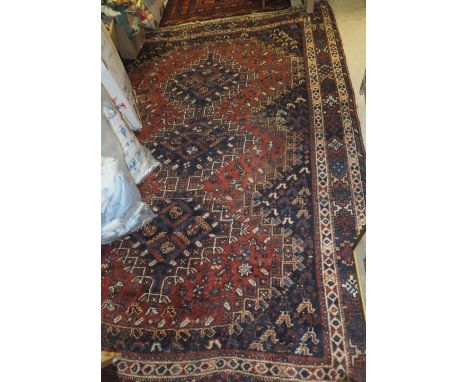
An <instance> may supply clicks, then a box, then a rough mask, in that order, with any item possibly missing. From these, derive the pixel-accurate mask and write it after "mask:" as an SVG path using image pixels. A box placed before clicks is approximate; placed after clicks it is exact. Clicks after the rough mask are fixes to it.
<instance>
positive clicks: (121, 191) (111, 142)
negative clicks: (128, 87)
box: [101, 87, 156, 244]
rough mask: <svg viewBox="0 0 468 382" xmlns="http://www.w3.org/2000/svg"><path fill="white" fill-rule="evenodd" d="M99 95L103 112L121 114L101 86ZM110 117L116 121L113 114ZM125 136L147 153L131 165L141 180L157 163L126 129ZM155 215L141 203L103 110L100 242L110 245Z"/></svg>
mask: <svg viewBox="0 0 468 382" xmlns="http://www.w3.org/2000/svg"><path fill="white" fill-rule="evenodd" d="M101 92H102V97H101V102H102V104H103V105H106V106H105V107H103V109H106V110H107V111H106V113H109V112H110V110H113V111H115V112H116V114H117V115H120V114H119V111H118V110H117V109H116V108H115V106H113V105H112V104H110V103H109V99H110V97H109V94H108V93H107V92H106V90H105V89H104V88H103V87H101ZM112 118H115V115H113V117H112ZM112 118H111V120H112ZM122 123H123V122H122ZM122 123H121V124H122ZM128 133H130V134H131V135H132V136H133V142H134V144H136V145H139V146H141V148H142V149H144V150H146V151H145V154H141V156H145V157H146V162H144V161H133V162H132V163H133V164H139V165H138V166H136V167H135V166H134V169H135V170H136V173H137V175H138V178H141V176H142V174H148V173H149V172H150V171H151V169H152V166H154V163H155V162H156V161H155V160H154V158H153V160H150V158H149V157H151V158H152V156H151V154H150V153H149V151H148V150H147V149H146V148H144V147H143V146H142V145H141V144H140V143H139V142H138V140H137V138H136V137H135V136H134V135H133V132H132V131H131V130H129V131H128V132H127V134H128ZM144 150H143V151H144ZM134 152H135V150H133V153H134ZM148 155H149V157H148ZM148 166H149V167H148ZM154 216H155V215H154V213H153V212H152V211H151V208H150V207H149V206H148V205H147V204H146V203H144V202H143V201H142V200H141V194H140V191H139V190H138V187H137V186H136V184H135V180H134V177H133V176H132V174H131V173H130V171H129V168H128V166H127V162H126V156H125V154H124V149H123V147H122V145H121V143H120V141H119V139H118V137H117V135H116V134H115V132H114V127H113V126H112V125H111V123H110V122H109V120H108V119H107V118H106V116H105V115H104V110H103V112H102V116H101V243H102V244H107V243H110V242H112V241H114V240H116V239H118V238H120V237H122V236H125V235H127V234H128V233H130V232H132V231H134V230H137V229H139V228H141V227H142V226H143V225H144V224H146V223H147V222H148V221H149V220H151V219H152V218H153V217H154Z"/></svg>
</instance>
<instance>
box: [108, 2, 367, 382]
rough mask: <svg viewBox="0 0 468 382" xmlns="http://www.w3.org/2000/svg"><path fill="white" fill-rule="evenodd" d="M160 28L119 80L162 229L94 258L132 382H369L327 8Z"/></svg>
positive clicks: (356, 158) (114, 345) (356, 207)
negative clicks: (126, 88) (134, 115)
mask: <svg viewBox="0 0 468 382" xmlns="http://www.w3.org/2000/svg"><path fill="white" fill-rule="evenodd" d="M317 8H318V9H317V12H315V13H314V15H313V16H312V17H309V16H307V15H306V14H303V13H302V12H300V11H291V10H287V11H279V12H275V13H271V14H264V15H252V16H245V17H237V18H232V19H229V20H221V21H212V22H207V23H204V24H200V25H198V24H193V25H185V26H177V27H167V28H161V29H159V30H157V31H155V32H153V35H152V36H150V38H149V40H150V41H149V43H147V44H146V46H145V48H144V51H143V53H142V54H141V55H140V57H139V59H138V60H136V61H135V62H134V63H132V64H131V65H130V66H129V67H128V70H129V75H130V78H131V80H132V83H133V85H134V87H135V89H136V92H137V96H138V99H139V102H140V105H141V106H142V107H143V113H142V118H143V121H144V129H143V131H142V133H141V135H140V139H141V140H142V141H143V142H144V143H145V145H146V146H147V147H148V148H149V149H150V150H151V151H152V154H153V156H154V157H156V158H157V159H158V160H160V161H161V163H162V166H161V167H160V168H159V169H158V170H157V172H156V173H154V174H152V175H151V176H150V177H149V178H148V179H147V180H146V181H145V182H144V183H143V184H142V186H141V191H142V195H143V197H144V199H145V200H146V202H147V203H149V204H150V205H151V207H152V208H153V210H154V211H155V212H156V215H157V217H156V218H155V219H154V220H153V221H151V222H150V223H149V224H148V225H147V226H145V227H144V228H143V229H141V230H140V231H137V232H135V233H133V234H131V235H129V236H128V237H126V238H124V239H123V240H121V241H119V242H117V243H114V244H113V245H111V246H106V247H103V254H102V288H103V296H102V343H103V347H104V348H106V349H109V350H118V351H121V352H123V353H124V357H123V358H122V360H120V361H119V362H118V363H117V364H116V367H117V372H118V375H119V376H120V377H121V378H122V379H125V378H129V379H132V380H135V379H136V380H158V379H161V380H171V379H174V380H180V381H184V380H187V381H192V380H200V381H211V380H213V381H219V380H232V381H252V380H278V381H280V380H291V381H293V380H308V381H340V380H350V379H351V380H356V381H363V380H364V379H365V377H364V370H365V338H364V321H363V315H362V306H361V301H360V295H359V288H358V285H357V276H356V272H355V268H354V262H353V258H352V253H351V250H350V246H351V245H352V243H353V241H354V240H355V239H356V237H357V234H358V232H359V230H360V229H361V228H362V227H363V225H364V224H365V196H364V190H365V183H364V177H365V169H364V153H363V147H362V141H361V138H360V132H359V124H358V120H357V117H356V111H355V106H354V102H353V94H352V88H351V84H350V80H349V76H348V74H347V69H346V64H345V61H344V56H343V51H342V48H341V43H340V39H339V35H338V32H337V30H336V24H335V21H334V19H333V15H332V13H331V10H330V8H329V7H328V5H326V4H319V5H318V6H317Z"/></svg>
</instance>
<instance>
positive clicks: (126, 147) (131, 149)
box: [102, 101, 161, 184]
mask: <svg viewBox="0 0 468 382" xmlns="http://www.w3.org/2000/svg"><path fill="white" fill-rule="evenodd" d="M102 107H103V113H104V115H105V117H106V118H107V120H108V121H109V123H110V125H111V126H112V128H113V130H114V132H115V134H116V135H117V138H118V139H119V141H120V144H121V145H122V148H123V151H124V155H125V162H126V163H127V167H128V170H129V171H130V174H131V175H132V177H133V179H134V180H135V182H136V183H137V184H139V183H141V182H142V181H143V179H144V178H145V177H146V176H147V175H148V174H149V173H151V172H152V171H153V170H154V169H155V168H156V167H158V166H160V165H161V163H159V162H158V161H157V160H156V159H154V157H153V156H152V155H151V153H150V151H149V150H148V149H147V148H146V147H145V146H143V145H142V144H141V143H140V141H138V139H137V137H135V134H133V131H132V130H131V128H130V127H129V126H128V124H127V123H126V122H125V120H124V119H123V118H122V116H121V115H120V112H119V110H118V109H117V108H116V106H115V105H113V104H112V103H111V102H107V101H106V102H104V103H103V106H102Z"/></svg>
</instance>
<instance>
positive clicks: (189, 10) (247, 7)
mask: <svg viewBox="0 0 468 382" xmlns="http://www.w3.org/2000/svg"><path fill="white" fill-rule="evenodd" d="M290 5H291V2H290V0H265V4H263V0H169V2H168V3H167V6H166V9H165V10H164V14H163V18H162V20H161V24H160V26H169V25H176V24H182V23H188V22H192V21H200V20H210V19H217V18H222V17H231V16H238V15H246V14H249V13H254V12H264V11H274V10H279V9H285V8H288V7H290Z"/></svg>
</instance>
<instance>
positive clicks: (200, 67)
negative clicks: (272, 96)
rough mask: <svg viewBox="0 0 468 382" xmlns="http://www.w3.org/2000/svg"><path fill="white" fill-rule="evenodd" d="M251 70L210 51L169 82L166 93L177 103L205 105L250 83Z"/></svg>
mask: <svg viewBox="0 0 468 382" xmlns="http://www.w3.org/2000/svg"><path fill="white" fill-rule="evenodd" d="M247 79H248V71H247V70H243V69H242V67H241V66H240V65H236V64H235V63H234V62H232V60H229V61H227V60H226V59H223V58H221V56H220V55H218V54H216V53H207V54H206V55H205V56H204V57H203V58H201V59H200V60H199V61H198V62H193V63H191V64H190V65H189V66H188V67H186V68H184V69H183V70H182V71H181V72H179V73H178V74H176V75H175V76H173V77H172V78H171V79H169V80H168V81H167V84H166V87H165V90H164V95H165V96H166V97H168V98H169V99H170V100H172V101H175V102H182V103H183V104H187V105H190V106H194V107H206V106H210V105H212V104H213V103H214V102H216V101H220V100H221V99H222V98H224V97H227V98H231V97H232V96H233V95H235V94H237V93H238V91H239V89H240V88H241V87H243V86H245V85H246V84H247Z"/></svg>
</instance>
